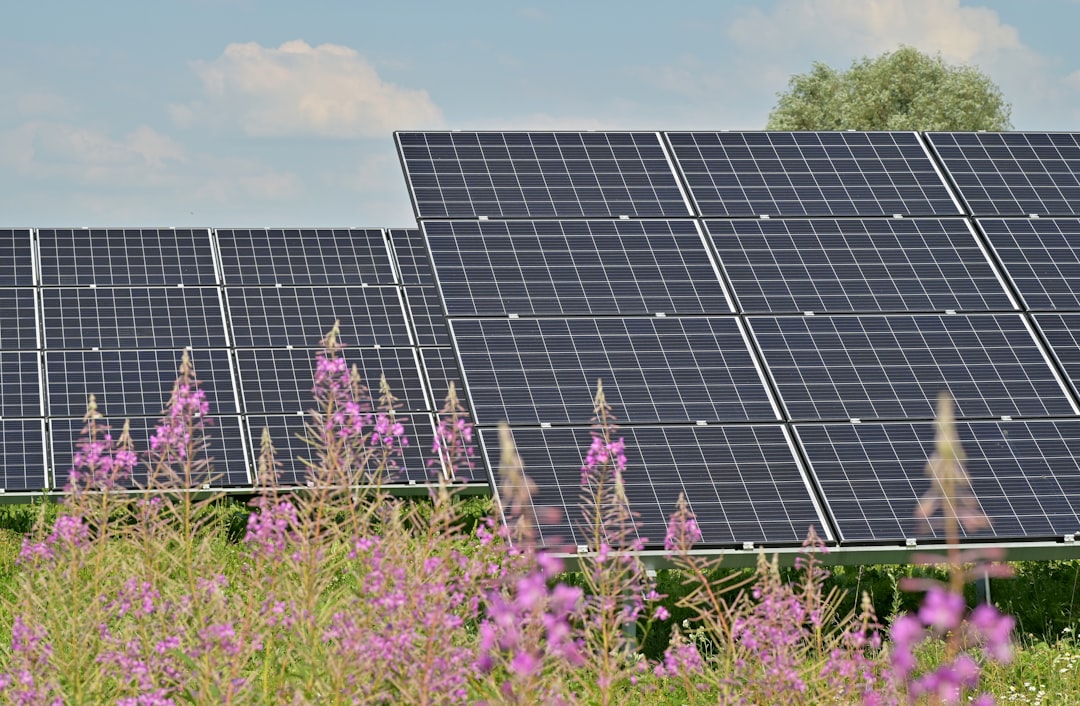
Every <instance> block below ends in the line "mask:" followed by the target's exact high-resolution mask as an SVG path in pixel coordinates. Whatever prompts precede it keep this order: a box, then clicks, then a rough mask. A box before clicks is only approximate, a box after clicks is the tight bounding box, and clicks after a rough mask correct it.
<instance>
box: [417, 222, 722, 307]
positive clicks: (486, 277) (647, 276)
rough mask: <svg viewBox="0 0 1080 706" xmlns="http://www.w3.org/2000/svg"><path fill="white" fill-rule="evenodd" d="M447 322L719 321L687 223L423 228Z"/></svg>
mask: <svg viewBox="0 0 1080 706" xmlns="http://www.w3.org/2000/svg"><path fill="white" fill-rule="evenodd" d="M423 228H424V232H425V234H426V235H427V238H428V243H429V245H430V247H431V252H432V258H433V262H434V266H435V271H436V274H437V275H438V280H439V288H440V289H441V291H442V296H443V299H444V300H445V302H446V309H447V311H448V312H449V314H450V316H484V315H505V314H535V315H553V316H567V315H575V314H583V315H593V314H650V313H657V312H664V313H676V314H702V313H708V314H726V313H729V312H730V311H731V307H730V305H729V304H728V300H727V297H726V296H725V294H724V289H723V286H722V285H721V284H720V278H719V273H718V272H717V271H716V268H715V266H714V265H713V263H712V261H711V259H710V257H709V254H708V250H707V249H706V245H705V242H704V241H703V239H702V237H701V234H700V233H699V232H698V230H697V228H696V227H695V225H694V223H693V222H692V221H655V220H633V221H631V220H625V221H624V220H618V221H611V220H607V221H573V220H564V221H434V222H425V223H424V224H423Z"/></svg>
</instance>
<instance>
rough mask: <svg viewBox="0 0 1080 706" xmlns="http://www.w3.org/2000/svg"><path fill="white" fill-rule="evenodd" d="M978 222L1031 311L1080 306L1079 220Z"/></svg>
mask: <svg viewBox="0 0 1080 706" xmlns="http://www.w3.org/2000/svg"><path fill="white" fill-rule="evenodd" d="M977 223H978V224H979V227H980V228H982V230H983V232H984V233H986V237H987V239H988V240H989V241H990V245H991V246H992V247H993V248H994V252H995V253H997V256H998V258H1000V260H1001V262H1002V264H1003V265H1004V266H1005V272H1006V273H1007V275H1008V276H1009V278H1010V279H1011V280H1012V282H1013V284H1015V285H1016V289H1017V290H1018V291H1019V292H1020V295H1021V296H1022V297H1023V298H1024V303H1025V304H1026V305H1027V307H1028V308H1029V309H1080V219H1076V218H1038V219H1032V218H1024V219H997V218H990V219H986V218H980V219H978V221H977Z"/></svg>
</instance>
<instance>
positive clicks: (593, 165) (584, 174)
mask: <svg viewBox="0 0 1080 706" xmlns="http://www.w3.org/2000/svg"><path fill="white" fill-rule="evenodd" d="M395 137H396V138H397V143H398V148H399V150H400V153H401V158H402V161H403V163H404V166H405V174H406V181H408V183H409V188H410V191H411V192H412V196H413V204H414V206H415V209H416V213H417V215H418V217H419V218H475V217H477V216H490V217H493V218H496V217H498V218H581V217H586V218H588V217H614V216H620V215H626V216H636V217H650V216H655V217H678V216H688V215H691V212H690V210H689V207H688V205H687V203H686V200H685V199H684V198H683V195H682V192H681V190H680V188H679V184H678V181H677V179H676V176H675V174H674V172H673V171H672V168H671V165H670V163H669V162H668V160H667V156H666V155H665V153H664V149H663V147H662V146H661V144H660V138H659V135H658V134H657V133H654V132H637V133H634V132H595V133H593V132H555V133H551V132H506V133H503V132H398V133H395Z"/></svg>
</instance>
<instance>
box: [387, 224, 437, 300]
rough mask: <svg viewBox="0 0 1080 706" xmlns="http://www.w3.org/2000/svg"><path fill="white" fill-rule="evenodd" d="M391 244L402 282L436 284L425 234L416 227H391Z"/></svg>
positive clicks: (405, 283) (407, 284)
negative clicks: (425, 243) (425, 242)
mask: <svg viewBox="0 0 1080 706" xmlns="http://www.w3.org/2000/svg"><path fill="white" fill-rule="evenodd" d="M389 232H390V245H391V249H392V251H393V254H394V262H395V263H396V264H397V268H398V272H399V273H400V276H401V283H402V284H404V285H405V286H410V285H434V284H435V276H434V275H433V274H432V272H431V259H430V258H429V257H428V252H427V246H425V245H424V235H423V233H421V232H420V231H418V230H415V229H406V228H391V229H390V231H389Z"/></svg>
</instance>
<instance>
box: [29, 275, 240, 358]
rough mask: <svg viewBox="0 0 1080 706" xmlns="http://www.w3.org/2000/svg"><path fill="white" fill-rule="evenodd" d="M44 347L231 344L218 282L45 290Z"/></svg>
mask: <svg viewBox="0 0 1080 706" xmlns="http://www.w3.org/2000/svg"><path fill="white" fill-rule="evenodd" d="M42 302H43V311H44V319H43V321H44V325H43V331H44V334H45V344H46V347H48V348H52V349H65V348H66V349H87V348H167V349H172V350H176V349H181V348H185V347H188V346H190V347H193V348H217V347H223V346H225V345H227V343H228V342H227V340H226V338H225V320H224V317H223V315H222V310H221V300H220V298H219V297H218V289H217V288H216V287H183V288H181V287H132V288H119V287H93V288H89V287H87V288H79V289H74V288H61V289H52V288H48V289H43V290H42Z"/></svg>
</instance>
